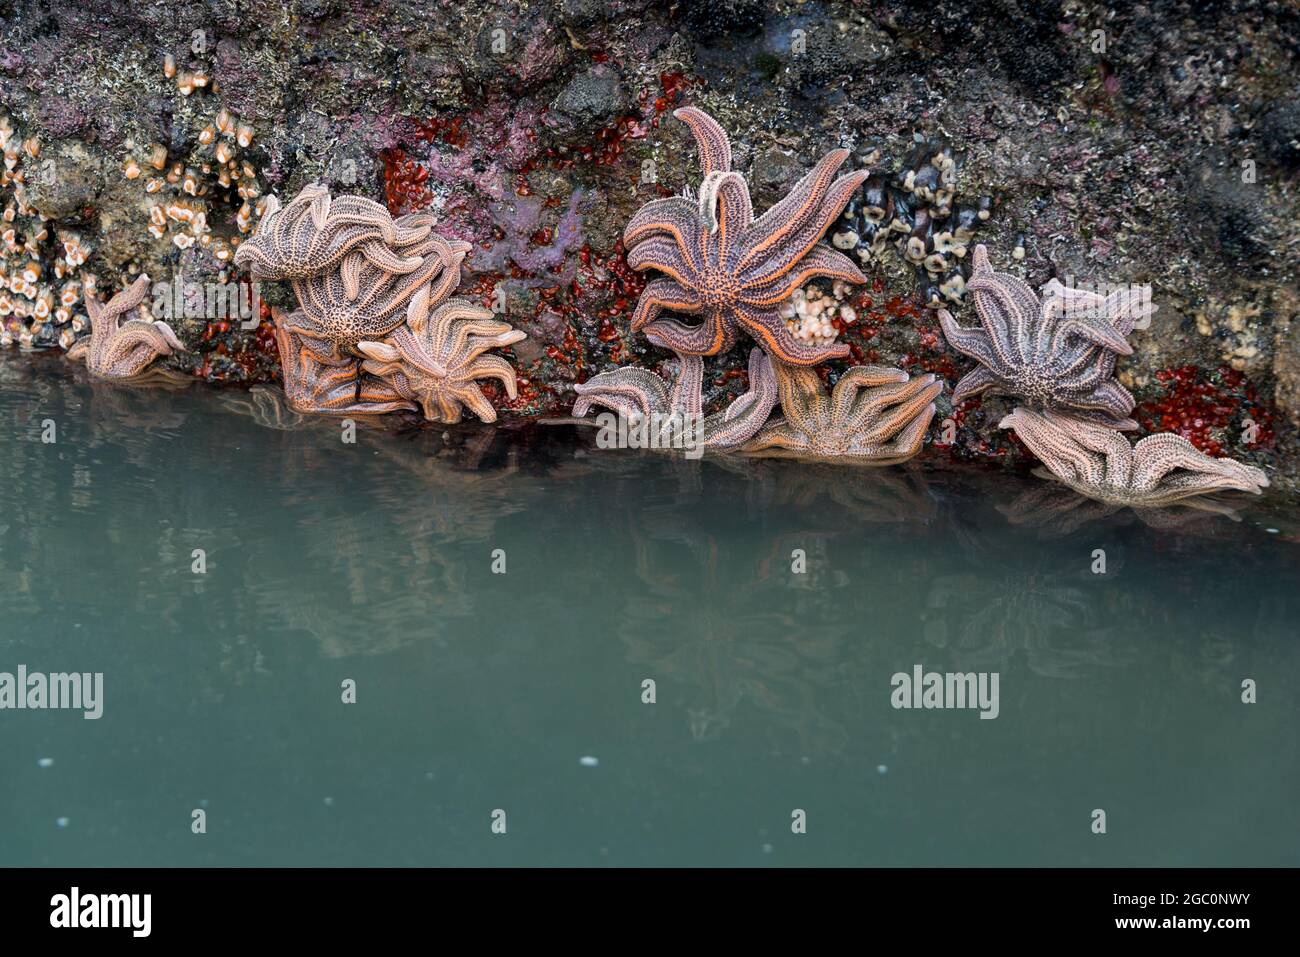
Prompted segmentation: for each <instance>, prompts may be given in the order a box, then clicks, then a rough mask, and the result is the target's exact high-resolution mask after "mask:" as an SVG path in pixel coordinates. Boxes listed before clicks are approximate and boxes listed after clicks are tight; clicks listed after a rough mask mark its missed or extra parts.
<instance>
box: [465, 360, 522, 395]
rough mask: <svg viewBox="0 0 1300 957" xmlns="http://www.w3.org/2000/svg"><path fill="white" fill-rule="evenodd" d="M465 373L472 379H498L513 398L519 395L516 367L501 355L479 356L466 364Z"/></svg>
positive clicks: (507, 393)
mask: <svg viewBox="0 0 1300 957" xmlns="http://www.w3.org/2000/svg"><path fill="white" fill-rule="evenodd" d="M464 374H465V375H466V376H467V377H468V378H470V379H496V380H497V381H498V382H500V383H501V385H502V386H503V387H504V388H505V390H506V395H508V396H509V397H510V398H511V399H516V398H518V397H519V385H518V380H517V379H516V378H515V368H514V366H512V365H511V364H510V363H509V362H507V361H506V360H505V359H503V358H502V357H501V356H479V357H478V358H477V359H475V360H474V361H473V362H471V363H470V364H469V365H467V366H465V373H464Z"/></svg>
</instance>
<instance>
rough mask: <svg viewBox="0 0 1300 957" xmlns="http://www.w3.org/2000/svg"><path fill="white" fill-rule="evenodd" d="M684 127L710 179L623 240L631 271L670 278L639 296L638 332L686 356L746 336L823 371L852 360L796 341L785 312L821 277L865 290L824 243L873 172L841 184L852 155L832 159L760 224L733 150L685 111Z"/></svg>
mask: <svg viewBox="0 0 1300 957" xmlns="http://www.w3.org/2000/svg"><path fill="white" fill-rule="evenodd" d="M673 115H674V116H675V117H677V118H678V119H680V120H682V121H683V122H685V123H686V124H687V125H688V126H689V127H690V129H691V132H692V133H693V134H694V136H695V141H696V143H697V144H698V146H699V151H700V165H701V167H702V171H703V174H704V178H703V181H702V183H701V184H700V189H699V196H698V200H697V201H695V202H692V201H691V200H690V199H689V198H687V197H686V196H675V197H671V198H668V199H657V200H653V201H652V202H649V203H647V204H646V205H645V206H643V207H642V208H641V209H640V211H638V212H637V213H636V215H634V216H633V217H632V219H631V221H630V222H629V223H628V225H627V229H626V230H624V233H623V242H624V244H625V245H626V247H627V250H628V253H627V262H628V265H629V266H631V267H632V268H633V269H637V270H646V269H655V270H658V271H659V272H661V273H663V275H662V276H660V277H659V278H656V279H652V280H650V281H649V282H648V283H647V284H646V286H645V289H644V290H642V292H641V298H640V300H639V301H638V302H637V307H636V312H635V313H634V314H633V316H632V328H633V330H640V329H645V333H646V335H647V336H648V337H649V339H650V341H651V342H654V343H655V344H656V345H661V346H664V347H666V348H669V349H672V350H673V351H674V352H676V353H677V354H678V355H695V356H712V355H717V354H719V353H722V352H727V351H728V350H730V349H731V347H732V346H733V345H734V344H735V341H736V334H737V330H740V329H743V330H744V331H745V332H747V333H748V334H749V335H750V336H752V337H753V338H754V339H755V340H756V341H757V342H758V343H759V345H761V346H762V347H763V348H764V350H766V351H767V353H768V354H769V355H770V356H771V357H772V358H773V359H776V360H779V361H781V362H785V363H789V364H793V365H816V364H817V363H819V362H821V361H823V360H824V359H830V358H837V357H842V356H846V355H848V351H849V350H848V346H846V345H842V344H841V345H831V346H817V345H814V344H811V343H808V342H801V341H799V340H797V339H795V337H794V336H793V335H791V334H790V331H789V329H788V328H787V327H786V324H785V320H784V319H783V318H781V315H780V313H779V311H778V309H779V307H780V306H781V305H782V303H784V302H785V301H786V300H787V299H789V298H790V296H791V294H792V293H793V292H794V290H795V289H797V288H799V287H800V286H802V285H803V284H804V283H806V282H807V281H808V280H809V279H811V278H813V277H814V276H829V277H832V278H836V279H843V280H846V281H848V282H854V283H860V282H865V281H866V279H865V277H864V276H863V275H862V273H861V272H859V271H858V267H857V266H855V265H854V264H853V262H852V261H851V260H849V259H848V257H846V256H844V255H843V254H842V253H839V252H837V251H835V250H833V249H831V248H830V246H828V245H826V244H825V243H823V242H820V241H819V240H820V239H821V237H822V234H823V233H825V232H826V229H827V228H828V227H829V226H830V225H831V223H833V222H834V221H835V218H836V217H837V216H839V214H840V211H841V210H842V209H843V208H844V206H845V204H846V203H847V202H848V201H849V199H850V197H851V196H852V195H853V193H854V192H855V191H856V190H857V188H858V187H859V186H860V185H861V184H862V181H863V180H864V179H866V176H867V172H866V171H865V170H861V171H858V172H856V173H849V174H848V175H846V176H841V177H840V178H839V179H835V178H834V177H835V172H836V170H838V169H839V167H840V166H841V165H843V163H844V160H845V159H847V158H848V155H849V153H848V150H843V149H839V150H834V151H833V152H831V153H828V154H827V155H826V156H825V157H824V158H823V159H822V160H821V162H820V163H818V164H817V166H816V168H814V169H813V171H812V172H811V173H809V174H808V175H807V176H805V177H804V178H803V179H802V180H800V182H799V183H798V185H796V186H795V188H794V190H793V191H792V192H791V193H790V195H789V196H787V197H786V198H785V199H783V200H781V201H780V202H779V203H777V204H776V205H775V206H773V207H772V208H771V209H769V210H768V211H767V212H766V213H764V214H763V215H762V216H761V217H759V219H757V220H755V219H754V212H753V206H752V204H751V202H750V198H749V186H748V185H747V184H746V182H745V179H744V177H742V176H741V175H740V174H739V173H735V172H732V171H731V144H730V142H728V140H727V134H726V133H725V132H723V130H722V127H721V126H719V125H718V123H717V121H715V120H714V119H713V118H712V117H711V116H709V115H708V114H707V113H705V112H703V111H702V110H697V109H695V108H693V107H687V108H684V109H680V110H677V111H676V112H675V113H674V114H673ZM666 309H668V310H673V311H675V312H682V313H689V314H695V315H698V316H699V317H700V319H701V321H700V322H699V323H698V324H697V325H691V326H688V325H684V324H683V323H681V322H678V321H676V320H672V319H660V318H659V314H660V313H661V312H663V311H664V310H666Z"/></svg>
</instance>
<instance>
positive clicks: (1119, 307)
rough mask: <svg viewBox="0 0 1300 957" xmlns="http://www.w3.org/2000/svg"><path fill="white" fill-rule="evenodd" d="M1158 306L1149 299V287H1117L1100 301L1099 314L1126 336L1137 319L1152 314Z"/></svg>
mask: <svg viewBox="0 0 1300 957" xmlns="http://www.w3.org/2000/svg"><path fill="white" fill-rule="evenodd" d="M1159 308H1160V307H1159V306H1157V305H1156V304H1155V303H1153V302H1152V301H1151V296H1150V287H1137V288H1128V289H1117V290H1115V291H1114V292H1112V293H1111V294H1110V295H1108V296H1107V297H1106V298H1105V299H1104V300H1103V301H1102V303H1101V312H1100V315H1101V317H1102V318H1104V319H1105V320H1106V321H1108V322H1110V323H1111V325H1113V326H1114V327H1115V328H1116V329H1117V330H1118V331H1119V333H1120V334H1121V335H1124V336H1127V335H1128V334H1129V333H1130V332H1132V331H1133V327H1134V326H1135V325H1136V324H1137V322H1138V320H1140V319H1145V318H1147V317H1148V316H1150V315H1153V314H1154V313H1155V312H1156V310H1158V309H1159Z"/></svg>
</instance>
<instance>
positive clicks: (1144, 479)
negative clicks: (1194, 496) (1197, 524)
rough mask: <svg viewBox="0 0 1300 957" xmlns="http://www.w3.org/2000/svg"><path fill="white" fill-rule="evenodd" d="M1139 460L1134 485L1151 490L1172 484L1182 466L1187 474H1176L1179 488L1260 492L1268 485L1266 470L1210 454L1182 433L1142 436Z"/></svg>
mask: <svg viewBox="0 0 1300 957" xmlns="http://www.w3.org/2000/svg"><path fill="white" fill-rule="evenodd" d="M1133 455H1134V458H1135V460H1136V463H1137V467H1136V470H1135V475H1134V481H1133V486H1134V488H1135V489H1136V490H1138V491H1142V492H1147V491H1151V490H1154V489H1156V488H1157V487H1158V486H1160V485H1162V484H1168V483H1169V482H1170V481H1171V478H1166V476H1169V473H1170V472H1173V471H1174V470H1176V469H1181V470H1183V471H1184V472H1186V473H1188V474H1186V475H1180V476H1174V477H1172V478H1177V479H1179V483H1178V484H1179V487H1199V488H1201V489H1202V490H1203V491H1206V492H1210V491H1218V490H1224V489H1237V490H1240V491H1247V492H1256V493H1258V492H1259V491H1260V490H1261V489H1262V488H1265V487H1267V486H1268V478H1267V476H1265V474H1264V472H1263V471H1262V470H1260V469H1257V468H1255V467H1254V466H1251V465H1244V464H1243V463H1241V462H1238V461H1236V460H1235V459H1227V458H1223V459H1216V458H1212V457H1211V456H1208V455H1206V454H1205V453H1203V452H1201V451H1200V450H1198V449H1197V448H1196V446H1194V445H1192V443H1191V442H1189V441H1188V440H1187V439H1185V438H1183V437H1182V436H1181V435H1176V434H1174V433H1172V432H1161V433H1159V434H1156V435H1148V436H1147V437H1146V438H1144V439H1141V440H1140V441H1139V442H1138V443H1137V445H1136V446H1134V448H1133Z"/></svg>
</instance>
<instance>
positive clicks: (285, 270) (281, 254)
mask: <svg viewBox="0 0 1300 957" xmlns="http://www.w3.org/2000/svg"><path fill="white" fill-rule="evenodd" d="M431 228H432V219H431V218H430V217H427V216H420V217H403V218H402V219H401V220H397V221H396V222H394V220H393V217H392V216H391V215H390V214H389V212H388V210H387V209H385V208H384V207H383V206H381V205H380V204H379V203H376V202H375V201H374V200H370V199H366V198H365V197H363V196H340V197H338V198H337V199H335V198H333V197H331V196H330V193H329V190H328V189H326V188H325V187H324V186H320V185H318V184H315V183H313V184H309V185H307V186H304V187H303V188H302V191H301V192H299V193H298V195H297V196H295V197H294V198H293V199H292V200H290V201H289V205H287V206H283V207H282V206H281V205H280V201H279V200H278V199H276V198H275V197H274V196H268V197H267V198H266V205H265V207H264V209H263V213H262V218H261V220H260V221H259V222H258V225H257V232H256V234H255V235H254V236H253V237H252V238H251V239H249V240H248V241H247V242H245V243H242V244H241V245H240V247H239V249H238V250H237V251H236V253H235V264H236V265H237V266H243V267H245V268H247V269H248V271H249V273H250V274H251V275H252V277H253V278H254V279H266V280H271V279H305V278H307V277H308V276H314V275H316V274H318V273H321V272H324V271H326V270H329V269H334V268H336V267H338V266H339V265H340V263H342V261H343V259H344V257H346V256H347V255H348V254H349V253H351V252H353V251H354V250H355V251H358V252H359V253H360V255H361V257H363V258H364V259H365V260H366V261H368V262H370V263H371V264H372V265H374V266H376V267H378V268H380V269H384V270H386V271H387V272H390V273H407V272H411V271H412V270H414V269H416V268H418V267H419V265H420V262H419V261H418V260H416V259H415V258H414V257H412V256H403V255H400V254H399V253H398V252H395V250H400V249H401V247H404V246H409V245H411V244H412V243H414V242H417V241H419V240H421V239H423V238H425V237H426V236H428V235H429V232H430V229H431ZM352 268H354V269H355V266H354V267H352ZM350 289H351V290H352V292H351V297H350V298H355V297H356V292H355V287H351V286H350Z"/></svg>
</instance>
